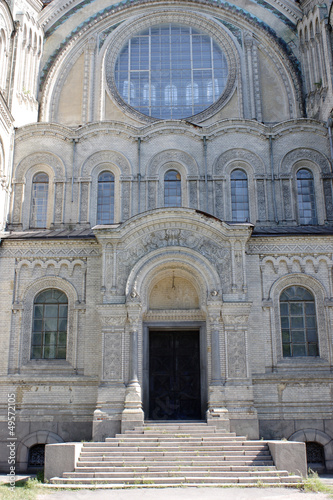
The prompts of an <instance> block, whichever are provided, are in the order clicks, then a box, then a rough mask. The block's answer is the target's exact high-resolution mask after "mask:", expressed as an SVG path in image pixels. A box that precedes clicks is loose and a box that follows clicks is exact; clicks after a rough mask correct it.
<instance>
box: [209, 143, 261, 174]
mask: <svg viewBox="0 0 333 500" xmlns="http://www.w3.org/2000/svg"><path fill="white" fill-rule="evenodd" d="M237 160H241V161H244V162H246V163H248V164H250V165H251V167H252V168H253V170H254V172H255V173H256V174H265V165H264V162H263V160H262V159H261V158H260V157H259V156H258V155H256V154H255V153H253V152H252V151H249V150H247V149H240V148H235V149H229V150H228V151H225V152H224V153H222V154H221V155H220V156H219V157H218V158H217V160H216V162H215V165H214V175H224V174H225V168H226V166H227V165H228V164H229V163H230V162H231V161H237Z"/></svg>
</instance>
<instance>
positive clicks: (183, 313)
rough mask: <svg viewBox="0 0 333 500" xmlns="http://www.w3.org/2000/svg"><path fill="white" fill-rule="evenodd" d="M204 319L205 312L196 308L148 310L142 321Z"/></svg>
mask: <svg viewBox="0 0 333 500" xmlns="http://www.w3.org/2000/svg"><path fill="white" fill-rule="evenodd" d="M205 319H206V315H205V313H204V312H203V311H200V310H198V309H188V310H184V309H180V310H179V309H177V310H175V309H174V310H158V311H152V310H150V311H148V312H147V313H146V314H144V315H143V320H144V321H204V320H205Z"/></svg>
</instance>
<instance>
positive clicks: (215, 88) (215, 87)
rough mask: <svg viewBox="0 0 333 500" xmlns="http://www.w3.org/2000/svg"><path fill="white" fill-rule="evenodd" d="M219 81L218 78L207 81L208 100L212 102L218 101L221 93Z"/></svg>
mask: <svg viewBox="0 0 333 500" xmlns="http://www.w3.org/2000/svg"><path fill="white" fill-rule="evenodd" d="M220 93H221V92H220V88H219V81H218V79H217V78H214V80H210V81H209V82H208V83H207V102H209V103H212V102H214V101H216V99H217V98H218V96H219V95H220Z"/></svg>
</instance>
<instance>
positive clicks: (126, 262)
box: [117, 229, 230, 289]
mask: <svg viewBox="0 0 333 500" xmlns="http://www.w3.org/2000/svg"><path fill="white" fill-rule="evenodd" d="M173 246H179V247H185V248H190V249H192V250H196V251H197V252H198V253H200V255H203V256H204V257H206V258H207V259H208V260H209V261H210V262H211V263H212V264H213V265H214V266H215V267H216V268H217V270H218V272H219V274H220V277H221V280H222V283H223V284H224V286H227V285H228V284H229V282H230V275H229V271H228V272H226V270H229V269H230V248H229V245H228V243H226V244H225V246H221V244H218V243H216V242H214V241H213V240H212V239H210V238H208V237H206V236H203V235H202V234H199V233H195V232H194V231H188V230H183V229H163V230H159V231H154V232H151V233H149V234H147V235H146V236H143V237H142V238H141V239H140V240H139V241H135V242H132V244H131V246H130V247H129V248H126V249H121V250H119V253H118V258H117V267H118V271H119V275H118V286H121V287H122V289H123V287H124V286H125V282H126V279H127V276H128V274H129V272H130V270H131V269H132V267H133V266H134V264H135V263H136V262H137V261H138V260H139V259H140V258H141V257H142V256H144V255H146V254H147V253H149V252H151V251H153V250H156V249H159V248H163V247H164V248H167V247H173Z"/></svg>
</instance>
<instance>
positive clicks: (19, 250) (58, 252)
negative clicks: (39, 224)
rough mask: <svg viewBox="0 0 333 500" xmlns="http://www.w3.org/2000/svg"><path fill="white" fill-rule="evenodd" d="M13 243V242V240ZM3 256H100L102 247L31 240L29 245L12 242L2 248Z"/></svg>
mask: <svg viewBox="0 0 333 500" xmlns="http://www.w3.org/2000/svg"><path fill="white" fill-rule="evenodd" d="M11 243H12V242H11ZM1 256H2V257H17V258H19V257H24V258H27V257H29V258H30V257H32V258H41V257H45V258H55V257H65V258H75V257H98V256H100V249H99V248H98V247H97V246H94V247H92V246H89V247H88V246H86V247H83V246H82V247H79V246H72V245H70V244H69V242H66V245H57V244H55V243H54V242H53V245H52V246H49V245H45V246H42V245H40V243H33V242H31V241H30V242H29V244H27V245H16V244H15V243H12V244H11V245H10V246H9V245H8V246H7V247H4V248H2V250H1Z"/></svg>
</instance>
